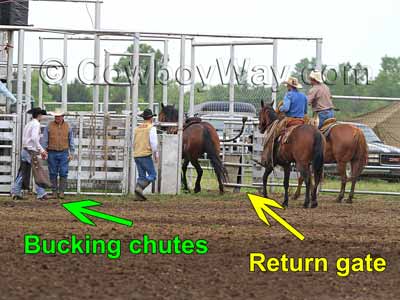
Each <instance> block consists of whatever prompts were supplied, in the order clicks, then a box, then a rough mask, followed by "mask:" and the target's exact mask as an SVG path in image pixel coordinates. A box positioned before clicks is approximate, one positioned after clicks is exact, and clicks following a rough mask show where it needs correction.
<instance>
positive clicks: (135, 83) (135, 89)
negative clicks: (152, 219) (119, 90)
mask: <svg viewBox="0 0 400 300" xmlns="http://www.w3.org/2000/svg"><path fill="white" fill-rule="evenodd" d="M133 39H134V40H133V60H132V61H133V63H132V74H133V78H132V132H131V134H132V135H131V151H132V153H131V155H130V158H131V164H130V170H131V172H130V174H131V175H130V179H129V190H130V193H133V192H134V191H135V188H136V165H135V160H134V159H133V144H134V142H135V128H136V126H137V115H138V109H139V107H138V102H139V43H140V34H139V33H135V35H134V36H133Z"/></svg>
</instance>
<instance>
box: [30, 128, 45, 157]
mask: <svg viewBox="0 0 400 300" xmlns="http://www.w3.org/2000/svg"><path fill="white" fill-rule="evenodd" d="M32 140H33V142H34V144H35V148H36V149H38V150H39V152H40V154H43V153H46V151H45V150H44V149H43V147H42V145H41V144H40V124H38V125H36V126H34V127H33V128H32Z"/></svg>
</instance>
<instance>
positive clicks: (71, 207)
mask: <svg viewBox="0 0 400 300" xmlns="http://www.w3.org/2000/svg"><path fill="white" fill-rule="evenodd" d="M100 205H102V203H100V202H97V201H93V200H82V201H74V202H68V203H63V204H62V206H64V208H65V209H66V210H67V211H69V212H70V213H71V214H72V215H73V216H74V217H75V218H77V219H78V220H79V221H81V222H82V223H85V224H88V225H91V226H96V224H95V223H93V221H92V220H90V219H89V218H88V217H86V216H85V214H86V215H89V216H93V217H96V218H99V219H103V220H107V221H110V222H114V223H118V224H121V225H125V226H128V227H132V225H133V222H132V221H131V220H127V219H122V218H118V217H116V216H113V215H109V214H105V213H101V212H98V211H95V210H92V209H90V208H89V207H92V206H100Z"/></svg>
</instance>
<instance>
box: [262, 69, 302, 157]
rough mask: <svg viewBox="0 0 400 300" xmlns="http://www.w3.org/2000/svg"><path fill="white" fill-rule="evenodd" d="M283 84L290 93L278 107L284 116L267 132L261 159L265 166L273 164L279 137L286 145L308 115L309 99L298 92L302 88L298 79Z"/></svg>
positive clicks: (292, 78)
mask: <svg viewBox="0 0 400 300" xmlns="http://www.w3.org/2000/svg"><path fill="white" fill-rule="evenodd" d="M283 84H285V85H286V87H287V89H288V92H287V93H286V95H285V97H284V100H283V102H282V103H281V104H279V105H278V110H279V112H281V113H282V114H283V118H281V117H280V118H279V120H276V121H275V122H273V123H272V124H271V126H270V128H269V130H267V131H265V135H264V146H265V151H264V152H263V155H262V157H261V159H262V161H263V162H265V164H270V163H273V153H274V149H275V147H274V145H275V140H276V139H277V138H278V137H279V136H282V137H281V138H280V141H281V142H282V143H285V142H286V141H287V139H288V137H289V135H290V134H291V132H292V130H293V129H294V127H297V125H302V124H304V119H303V118H304V116H305V114H307V97H306V95H305V94H303V93H301V92H299V91H298V89H300V88H302V85H301V84H300V83H299V81H298V79H297V78H294V77H289V78H288V79H287V80H286V81H285V82H283Z"/></svg>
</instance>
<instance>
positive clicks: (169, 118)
mask: <svg viewBox="0 0 400 300" xmlns="http://www.w3.org/2000/svg"><path fill="white" fill-rule="evenodd" d="M158 121H159V122H165V123H176V122H178V110H177V109H176V108H175V106H174V105H164V104H161V111H160V113H159V114H158ZM161 130H164V131H166V132H167V133H169V134H174V133H177V131H178V128H177V127H171V126H161Z"/></svg>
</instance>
